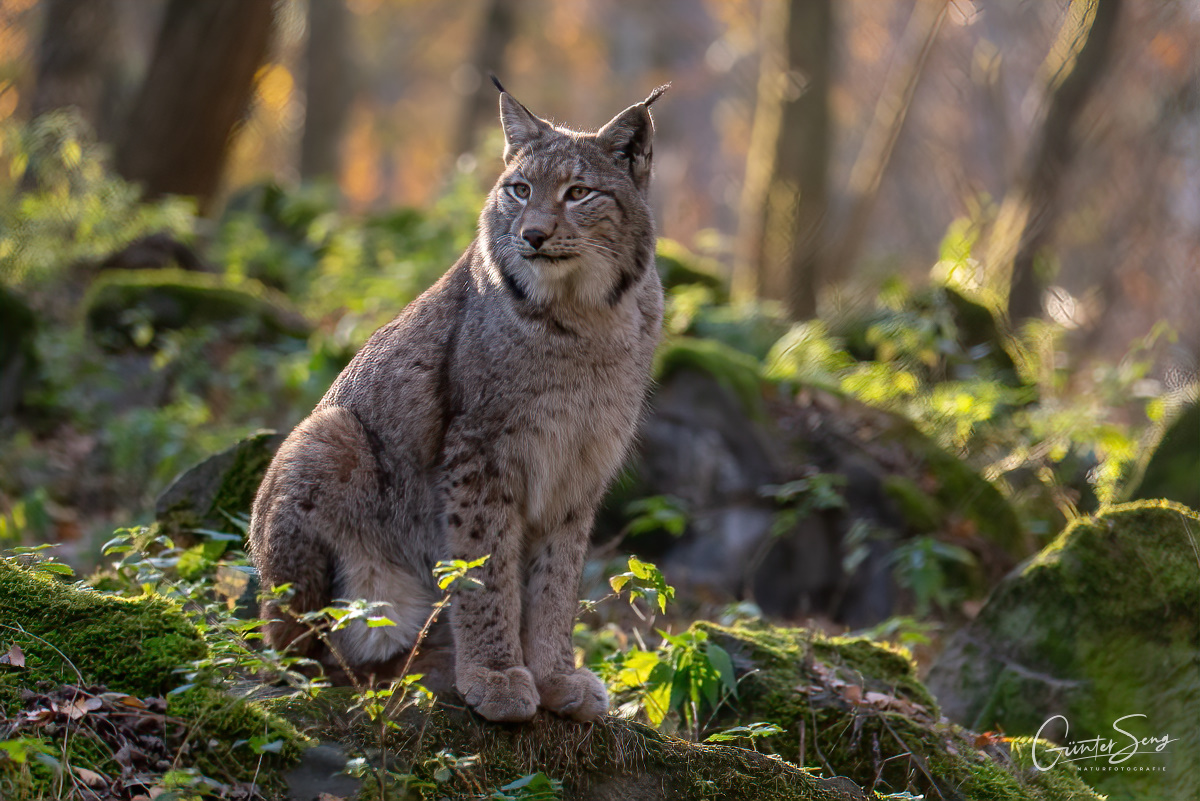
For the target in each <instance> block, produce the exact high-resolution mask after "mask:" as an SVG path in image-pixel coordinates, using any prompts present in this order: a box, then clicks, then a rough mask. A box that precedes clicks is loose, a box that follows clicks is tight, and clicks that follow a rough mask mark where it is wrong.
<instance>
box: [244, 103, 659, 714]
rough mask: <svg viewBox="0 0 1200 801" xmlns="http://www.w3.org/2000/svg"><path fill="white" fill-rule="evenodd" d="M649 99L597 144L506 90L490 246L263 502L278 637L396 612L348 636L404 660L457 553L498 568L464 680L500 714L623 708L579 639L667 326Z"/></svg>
mask: <svg viewBox="0 0 1200 801" xmlns="http://www.w3.org/2000/svg"><path fill="white" fill-rule="evenodd" d="M660 94H661V90H656V92H655V93H654V94H652V95H651V96H650V97H649V98H647V100H646V101H643V102H642V103H638V104H636V105H634V106H631V107H629V108H628V109H626V110H625V111H623V112H621V113H620V114H618V115H617V116H616V117H615V118H614V119H613V120H612V121H611V122H609V123H608V124H607V125H605V126H604V127H603V128H602V129H600V131H598V132H596V133H594V134H585V133H577V132H574V131H569V130H566V129H564V128H560V127H556V126H553V125H551V124H550V123H548V122H546V121H544V120H542V119H540V118H538V117H536V116H534V115H533V114H532V113H530V112H529V111H528V110H527V109H526V108H525V107H524V106H522V105H521V104H520V103H517V102H516V101H515V100H514V99H513V98H512V96H511V95H509V94H508V93H507V92H503V91H502V93H501V96H500V108H501V121H502V123H503V127H504V133H505V144H506V147H505V155H504V161H505V169H504V172H503V173H502V175H501V176H500V179H499V180H498V181H497V183H496V185H495V187H494V188H493V189H492V191H491V194H490V195H489V197H488V200H487V203H486V205H485V206H484V208H483V212H482V214H481V216H480V220H479V231H478V236H477V238H476V240H475V241H474V242H473V243H472V244H471V246H470V247H469V248H468V249H467V251H466V253H465V254H463V256H462V258H460V259H459V261H458V263H457V264H455V265H454V266H453V267H452V268H451V269H450V270H449V271H448V272H447V273H446V274H445V275H444V276H442V278H441V280H440V281H438V282H437V284H435V285H434V286H433V287H432V288H431V289H429V290H428V291H427V292H425V293H424V294H423V295H421V297H419V298H418V299H417V300H415V301H414V302H413V303H411V304H410V305H409V306H408V307H407V308H405V309H404V310H403V311H402V312H401V313H400V315H399V316H398V317H396V319H395V320H393V321H392V322H391V323H389V324H388V325H386V326H384V327H383V328H381V329H380V330H379V331H377V332H376V333H375V334H374V335H373V336H372V337H371V338H370V339H369V340H368V341H367V343H366V345H364V346H363V348H362V350H361V351H359V353H358V355H357V356H355V358H354V359H353V360H352V361H351V362H350V364H349V365H348V366H347V367H346V369H345V370H344V371H342V374H341V375H340V376H338V378H337V379H336V380H335V381H334V383H333V385H332V386H331V387H330V389H329V392H328V393H327V394H326V395H325V397H324V398H323V399H322V400H321V402H320V404H318V406H317V408H316V409H315V410H314V411H313V413H312V414H311V415H310V416H309V417H308V418H307V419H305V420H304V421H303V422H302V423H300V425H298V426H297V427H296V429H295V430H294V431H293V432H292V433H291V435H290V436H289V437H288V439H287V440H286V441H285V442H284V444H283V446H282V447H281V448H280V450H279V452H278V454H277V455H276V457H275V459H274V461H273V462H272V464H271V467H270V469H269V470H268V472H267V475H266V477H265V479H264V480H263V483H262V486H261V488H260V489H259V493H258V496H257V498H256V500H255V504H254V512H253V516H252V519H251V524H250V538H249V543H250V552H251V555H252V557H253V559H254V562H255V564H256V566H257V567H258V570H259V572H260V574H261V576H262V582H263V585H264V586H268V587H269V586H278V585H282V584H285V583H286V584H291V586H292V595H291V597H290V600H289V601H288V602H287V606H286V609H285V608H282V607H281V606H280V605H278V604H277V603H275V602H267V603H266V604H264V608H263V616H264V617H266V618H268V619H271V620H272V621H273V622H271V623H270V624H268V626H267V629H266V638H267V641H268V642H269V643H270V644H271V645H273V646H275V647H277V648H283V647H287V646H289V645H290V646H291V647H293V648H294V649H295V650H298V651H301V652H304V653H309V654H311V655H314V656H318V657H324V658H326V659H328V655H327V654H322V652H321V648H320V646H319V644H318V643H316V642H314V641H313V638H311V637H309V636H306V635H305V631H306V629H305V627H304V626H302V625H300V624H299V623H298V622H296V620H295V619H294V617H293V615H294V614H298V613H303V612H306V611H310V610H314V609H320V608H322V607H324V606H326V605H328V604H329V603H330V602H331V601H332V600H333V599H336V598H366V599H369V600H373V601H381V602H384V603H387V604H390V608H389V609H387V610H386V614H387V616H388V617H389V618H390V619H391V620H392V621H393V622H394V623H395V624H396V625H394V626H387V627H378V628H368V627H366V626H365V625H361V624H356V625H354V626H351V627H349V628H348V629H346V630H344V631H342V632H338V633H337V634H336V635H335V639H334V645H335V647H336V648H337V649H338V651H339V652H340V653H341V654H342V655H343V656H344V657H345V658H346V659H347V660H348V661H349V662H350V663H351V664H352V665H354V666H366V667H370V666H375V665H383V664H387V663H389V661H391V662H395V660H396V659H397V657H399V656H403V655H404V654H405V653H406V652H407V651H408V650H409V649H411V648H412V646H413V643H414V639H415V637H416V636H417V633H418V631H419V630H420V628H421V626H422V624H423V623H424V622H425V619H426V618H427V616H428V615H429V612H430V609H431V605H432V604H433V603H434V601H435V600H436V599H437V598H438V597H439V596H440V593H439V591H438V590H437V587H436V585H435V583H434V580H433V577H432V574H431V570H432V568H433V567H434V565H435V564H436V563H437V562H438V561H439V560H442V559H466V560H473V559H477V558H479V557H481V556H484V555H490V559H489V560H488V561H487V562H486V564H485V565H484V566H483V567H482V568H481V569H480V570H479V571H478V573H479V575H478V577H479V578H480V579H481V580H482V582H483V584H484V589H482V590H478V591H474V592H462V593H459V594H457V595H456V597H455V600H454V603H453V606H452V610H451V621H450V628H451V630H452V634H453V665H454V668H453V671H454V683H455V685H456V687H457V689H458V691H459V692H460V693H461V694H462V696H463V697H464V698H465V699H466V701H467V702H468V703H469V704H470V705H471V706H473V707H474V708H475V709H476V710H477V711H478V712H479V713H480V714H482V715H483V716H485V717H487V718H490V719H492V720H508V721H521V720H528V719H529V718H531V717H532V716H533V714H534V713H535V711H536V710H537V707H538V706H539V705H541V706H543V707H545V708H547V709H550V710H552V711H554V712H557V713H559V714H562V715H566V716H569V717H572V718H575V719H579V720H592V719H595V718H597V717H599V716H600V715H602V714H604V712H605V711H606V709H607V705H608V698H607V694H606V692H605V689H604V685H603V684H602V683H601V682H600V681H599V680H598V679H597V678H596V677H595V676H594V675H592V674H591V673H590V672H588V671H587V670H583V669H577V668H576V666H575V661H574V655H573V649H572V645H571V631H572V627H573V622H574V616H575V609H576V607H577V605H578V593H579V581H580V572H581V570H582V565H583V561H584V557H585V555H586V552H587V548H588V538H589V535H590V531H591V527H592V521H593V517H594V515H595V510H596V507H597V505H598V504H599V502H600V499H601V496H602V494H603V492H604V490H605V487H606V486H607V484H608V483H609V482H610V481H611V480H612V478H613V476H614V475H615V474H616V472H617V470H618V469H619V468H620V465H621V463H622V461H623V460H624V458H625V455H626V451H627V449H628V447H629V443H630V441H631V439H632V437H633V434H634V430H635V428H636V426H637V422H638V419H639V416H640V415H641V412H642V407H643V404H644V396H645V389H646V386H647V382H648V376H649V372H650V364H651V358H652V355H653V352H654V348H655V345H656V343H657V342H658V337H659V329H660V325H661V320H662V288H661V286H660V284H659V279H658V274H657V272H656V271H655V269H654V264H653V260H654V227H653V221H652V219H651V215H650V209H649V206H648V204H647V191H648V187H649V180H650V167H651V162H652V152H651V143H652V134H653V124H652V122H651V118H650V113H649V110H648V107H649V105H650V103H651V102H653V101H654V100H656V99H657V97H658V96H659V95H660Z"/></svg>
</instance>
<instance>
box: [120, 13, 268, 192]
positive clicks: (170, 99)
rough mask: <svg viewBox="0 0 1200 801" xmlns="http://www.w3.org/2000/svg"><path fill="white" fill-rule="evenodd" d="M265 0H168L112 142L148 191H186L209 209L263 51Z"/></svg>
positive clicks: (125, 169) (130, 175)
mask: <svg viewBox="0 0 1200 801" xmlns="http://www.w3.org/2000/svg"><path fill="white" fill-rule="evenodd" d="M272 7H273V3H272V0H205V1H204V2H202V3H198V2H195V0H171V2H170V4H169V5H168V6H167V10H166V14H165V16H164V18H163V24H162V28H161V30H160V31H159V35H158V42H157V44H156V45H155V49H154V56H153V58H152V59H151V61H150V67H149V69H148V70H147V73H146V79H145V81H144V82H143V84H142V88H141V91H140V92H139V94H138V97H137V99H136V100H135V101H134V104H133V109H132V111H131V113H130V115H129V120H128V122H127V126H126V131H125V136H124V138H123V140H122V141H121V143H120V145H119V147H118V148H117V158H116V165H117V170H118V171H119V172H120V173H121V174H122V175H124V176H125V177H126V178H127V179H128V180H130V181H134V182H137V183H140V184H142V186H143V188H144V190H145V193H146V195H147V196H148V197H157V196H161V195H165V194H178V195H191V196H194V197H196V198H197V199H198V200H199V203H200V209H201V212H203V213H208V212H209V211H211V206H212V202H213V198H214V196H215V194H216V192H217V187H218V186H219V183H220V179H221V172H222V168H223V166H224V164H225V157H226V154H227V151H228V145H229V140H230V137H231V135H232V133H233V130H234V127H235V126H236V125H237V124H238V122H239V121H240V120H241V119H242V116H243V115H244V113H245V111H246V107H247V105H248V104H249V101H250V98H251V95H252V93H253V91H254V76H255V73H256V72H257V70H258V68H259V66H260V65H261V64H262V63H263V60H264V58H265V57H266V53H267V43H268V41H269V39H270V34H271V22H272V18H273V10H272Z"/></svg>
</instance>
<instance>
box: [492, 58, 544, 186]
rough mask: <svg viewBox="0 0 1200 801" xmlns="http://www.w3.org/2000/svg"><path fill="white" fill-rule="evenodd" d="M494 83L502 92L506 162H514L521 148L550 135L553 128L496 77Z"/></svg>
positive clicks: (501, 113) (501, 108)
mask: <svg viewBox="0 0 1200 801" xmlns="http://www.w3.org/2000/svg"><path fill="white" fill-rule="evenodd" d="M492 83H494V84H496V88H498V89H499V90H500V124H501V127H503V128H504V162H505V163H506V164H507V163H508V162H509V161H511V160H512V158H513V156H515V155H516V154H517V151H519V150H520V149H521V148H523V147H525V146H526V145H528V144H530V143H531V142H533V141H534V140H536V139H539V138H541V137H542V136H544V135H546V134H548V133H550V132H551V131H552V130H553V126H551V125H550V123H548V122H546V121H545V120H543V119H541V118H540V117H538V116H537V115H535V114H534V113H533V112H532V111H530V110H529V109H527V108H525V107H524V106H523V105H521V104H520V103H519V102H518V101H517V99H516V98H515V97H513V96H512V95H510V94H509V93H508V92H507V91H506V90H505V89H504V87H503V86H501V85H500V81H499V80H497V79H496V76H495V75H493V76H492Z"/></svg>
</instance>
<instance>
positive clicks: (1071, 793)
mask: <svg viewBox="0 0 1200 801" xmlns="http://www.w3.org/2000/svg"><path fill="white" fill-rule="evenodd" d="M696 625H697V627H699V628H700V629H702V630H704V631H706V632H707V633H708V635H709V638H710V640H712V641H713V642H716V643H717V644H719V645H721V646H722V647H723V648H725V649H726V651H728V652H729V654H730V656H731V657H732V659H733V663H734V667H735V670H736V672H737V673H738V674H739V676H740V682H739V685H738V698H737V700H736V702H735V705H736V712H735V713H726V714H725V716H724V717H725V718H726V720H725V722H726V723H727V724H732V723H734V722H737V721H741V722H748V721H764V722H769V723H774V724H775V725H777V726H779V727H780V728H782V729H783V732H782V733H781V734H778V735H775V736H774V737H772V738H769V739H764V740H761V741H760V745H759V748H760V750H771V751H774V752H775V753H777V754H779V755H780V756H781V757H783V758H785V759H789V760H792V761H794V762H795V763H796V764H800V765H802V766H804V767H806V768H809V769H818V770H821V771H822V772H826V773H835V774H837V775H841V776H845V777H848V778H850V779H851V780H853V781H855V782H856V783H858V784H859V785H861V786H862V787H864V788H866V789H868V790H870V791H874V792H879V793H898V792H923V793H925V797H926V798H958V799H979V800H980V801H985V799H986V801H991V800H992V799H1013V800H1014V801H1015V799H1098V798H1099V797H1098V796H1097V795H1096V794H1095V793H1094V792H1093V791H1092V790H1091V789H1090V788H1089V787H1088V786H1087V785H1086V784H1085V783H1084V782H1083V781H1081V780H1080V779H1079V778H1078V776H1076V775H1075V772H1074V770H1073V769H1072V768H1070V767H1068V766H1063V767H1061V768H1060V767H1057V766H1056V767H1055V768H1054V769H1053V770H1050V771H1046V772H1042V771H1038V770H1036V769H1034V768H1033V765H1032V763H1031V759H1030V752H1031V747H1032V742H1031V741H1030V740H1022V741H1015V742H1012V743H1007V744H1001V743H998V742H995V741H992V740H989V739H987V738H983V739H982V740H980V738H979V737H978V735H976V734H974V733H973V732H970V731H967V730H965V729H963V728H961V727H958V726H954V725H951V724H948V723H946V722H945V721H944V720H943V719H942V718H941V716H940V713H939V710H938V705H937V702H936V701H935V700H934V697H933V696H932V695H931V694H930V693H929V691H928V690H927V689H926V688H925V687H924V686H923V685H922V683H921V682H920V680H919V679H918V678H917V673H916V668H915V666H914V664H913V662H912V660H911V658H910V657H909V656H908V655H907V654H906V653H904V652H901V651H898V650H893V649H891V648H889V647H886V646H882V645H879V644H877V643H874V642H871V641H869V640H865V639H861V638H853V637H825V636H822V635H820V634H817V633H814V632H811V631H808V630H805V629H788V628H777V627H773V626H767V625H762V624H742V625H739V626H737V627H734V628H725V627H721V626H716V625H714V624H710V623H698V624H696Z"/></svg>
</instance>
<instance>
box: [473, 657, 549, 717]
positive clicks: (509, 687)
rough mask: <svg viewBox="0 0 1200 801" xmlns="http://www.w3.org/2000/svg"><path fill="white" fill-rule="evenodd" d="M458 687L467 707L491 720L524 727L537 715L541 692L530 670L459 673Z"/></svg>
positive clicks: (517, 668)
mask: <svg viewBox="0 0 1200 801" xmlns="http://www.w3.org/2000/svg"><path fill="white" fill-rule="evenodd" d="M457 683H458V691H459V692H460V693H462V696H463V698H465V699H466V701H467V703H468V704H470V705H471V706H472V707H474V708H475V711H476V712H478V713H479V714H481V715H483V716H484V717H485V718H487V719H488V720H492V721H496V722H498V723H499V722H504V723H522V722H524V721H527V720H531V719H532V718H533V716H534V713H536V712H537V708H538V691H537V688H536V687H535V686H534V683H533V674H532V673H530V672H529V669H528V668H525V667H510V668H508V669H507V670H488V669H487V668H485V667H474V666H472V667H466V668H464V669H463V670H461V671H459V674H458V682H457Z"/></svg>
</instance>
